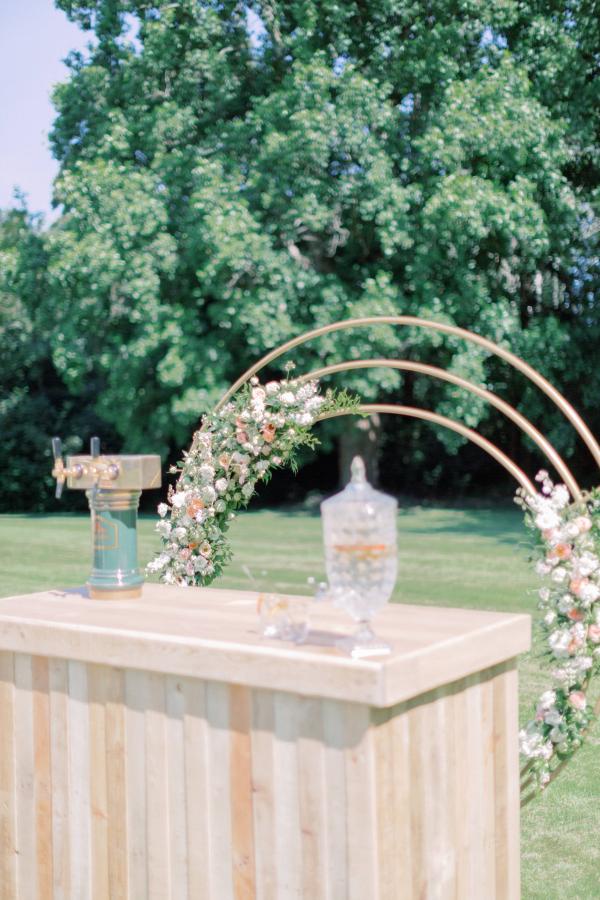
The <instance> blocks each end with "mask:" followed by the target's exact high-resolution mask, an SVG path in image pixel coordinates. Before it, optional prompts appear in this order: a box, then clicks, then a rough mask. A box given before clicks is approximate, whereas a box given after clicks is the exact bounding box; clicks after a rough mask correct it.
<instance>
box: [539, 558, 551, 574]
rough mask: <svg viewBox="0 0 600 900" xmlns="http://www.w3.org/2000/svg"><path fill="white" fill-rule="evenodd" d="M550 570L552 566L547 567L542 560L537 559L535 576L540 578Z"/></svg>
mask: <svg viewBox="0 0 600 900" xmlns="http://www.w3.org/2000/svg"><path fill="white" fill-rule="evenodd" d="M551 570H552V566H550V565H548V563H547V562H545V561H544V560H543V559H539V560H538V561H537V562H536V564H535V574H536V575H540V576H541V577H542V578H543V577H544V575H547V574H548V573H549V572H550V571H551Z"/></svg>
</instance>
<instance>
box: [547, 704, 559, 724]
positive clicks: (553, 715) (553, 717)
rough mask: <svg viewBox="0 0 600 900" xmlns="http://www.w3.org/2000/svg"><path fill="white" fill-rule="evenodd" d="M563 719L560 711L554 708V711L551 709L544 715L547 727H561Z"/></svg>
mask: <svg viewBox="0 0 600 900" xmlns="http://www.w3.org/2000/svg"><path fill="white" fill-rule="evenodd" d="M562 720H563V717H562V716H561V714H560V713H559V711H558V710H557V709H556V707H554V708H553V709H549V710H548V711H547V712H546V713H545V715H544V724H545V725H554V726H556V725H560V724H561V723H562Z"/></svg>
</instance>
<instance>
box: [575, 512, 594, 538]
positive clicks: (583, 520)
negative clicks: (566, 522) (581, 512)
mask: <svg viewBox="0 0 600 900" xmlns="http://www.w3.org/2000/svg"><path fill="white" fill-rule="evenodd" d="M574 524H575V525H577V527H578V528H579V531H580V532H581V534H585V533H586V531H589V530H590V528H591V527H592V520H591V519H588V517H587V516H577V518H576V519H575V520H574Z"/></svg>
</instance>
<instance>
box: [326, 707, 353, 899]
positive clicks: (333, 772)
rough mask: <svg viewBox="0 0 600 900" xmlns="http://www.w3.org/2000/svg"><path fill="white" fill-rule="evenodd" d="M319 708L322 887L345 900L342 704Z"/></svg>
mask: <svg viewBox="0 0 600 900" xmlns="http://www.w3.org/2000/svg"><path fill="white" fill-rule="evenodd" d="M322 708H323V713H322V716H323V740H324V748H323V752H324V767H325V770H324V797H325V841H326V859H327V869H326V873H325V884H324V887H325V890H326V896H327V897H328V898H329V900H345V898H346V897H347V896H348V890H349V886H348V847H347V843H346V818H347V809H346V759H345V751H346V717H345V704H344V703H341V702H339V701H337V700H323V701H322Z"/></svg>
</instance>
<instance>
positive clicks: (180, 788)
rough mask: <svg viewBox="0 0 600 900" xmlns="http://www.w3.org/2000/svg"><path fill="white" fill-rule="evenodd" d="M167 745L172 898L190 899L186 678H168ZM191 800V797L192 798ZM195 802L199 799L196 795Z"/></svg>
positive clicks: (173, 899) (179, 899)
mask: <svg viewBox="0 0 600 900" xmlns="http://www.w3.org/2000/svg"><path fill="white" fill-rule="evenodd" d="M166 699H167V710H166V711H167V718H166V748H167V772H168V796H167V800H168V806H169V864H170V873H171V898H172V900H187V897H188V896H189V894H188V871H187V869H188V867H187V859H188V835H187V816H186V783H185V775H186V768H185V725H184V723H185V712H186V703H185V694H184V692H183V684H182V679H180V678H175V677H173V676H170V677H167V679H166ZM190 799H191V798H190ZM193 802H197V798H194V801H193Z"/></svg>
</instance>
